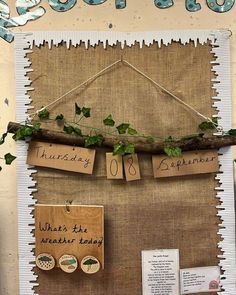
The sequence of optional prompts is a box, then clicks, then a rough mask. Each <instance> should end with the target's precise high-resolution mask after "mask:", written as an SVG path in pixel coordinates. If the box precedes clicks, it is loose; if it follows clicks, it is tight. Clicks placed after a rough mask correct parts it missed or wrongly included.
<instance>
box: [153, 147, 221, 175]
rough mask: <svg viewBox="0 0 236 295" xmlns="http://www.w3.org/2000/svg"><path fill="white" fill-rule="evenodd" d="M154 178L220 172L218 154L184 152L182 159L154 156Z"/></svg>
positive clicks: (201, 151)
mask: <svg viewBox="0 0 236 295" xmlns="http://www.w3.org/2000/svg"><path fill="white" fill-rule="evenodd" d="M152 163H153V172H154V177H155V178H159V177H170V176H181V175H190V174H202V173H212V172H218V171H219V162H218V153H217V151H215V150H213V151H212V150H200V151H191V152H184V153H183V155H182V156H181V157H168V156H163V155H158V156H153V157H152Z"/></svg>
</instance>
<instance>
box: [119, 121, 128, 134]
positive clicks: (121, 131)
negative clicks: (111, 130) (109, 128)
mask: <svg viewBox="0 0 236 295" xmlns="http://www.w3.org/2000/svg"><path fill="white" fill-rule="evenodd" d="M129 125H130V124H128V123H122V124H120V125H119V126H117V127H116V129H117V130H118V132H119V134H125V133H126V131H127V129H128V128H129Z"/></svg>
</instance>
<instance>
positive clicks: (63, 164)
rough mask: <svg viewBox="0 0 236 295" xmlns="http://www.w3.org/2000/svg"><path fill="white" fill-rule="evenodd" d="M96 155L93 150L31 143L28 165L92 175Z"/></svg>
mask: <svg viewBox="0 0 236 295" xmlns="http://www.w3.org/2000/svg"><path fill="white" fill-rule="evenodd" d="M95 153H96V152H95V150H92V149H86V148H81V147H72V146H69V145H62V144H54V143H53V144H52V143H46V142H38V141H31V142H30V144H29V150H28V157H27V164H29V165H35V166H42V167H49V168H55V169H60V170H66V171H72V172H80V173H85V174H92V173H93V165H94V159H95Z"/></svg>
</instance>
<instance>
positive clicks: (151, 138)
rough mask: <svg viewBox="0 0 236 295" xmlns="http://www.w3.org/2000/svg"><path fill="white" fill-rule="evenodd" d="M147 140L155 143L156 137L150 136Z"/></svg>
mask: <svg viewBox="0 0 236 295" xmlns="http://www.w3.org/2000/svg"><path fill="white" fill-rule="evenodd" d="M146 142H147V143H150V144H151V143H154V142H155V139H154V138H153V137H152V136H148V137H147V138H146Z"/></svg>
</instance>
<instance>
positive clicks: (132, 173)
mask: <svg viewBox="0 0 236 295" xmlns="http://www.w3.org/2000/svg"><path fill="white" fill-rule="evenodd" d="M123 160H124V168H125V177H126V180H127V181H133V180H138V179H141V176H140V169H139V162H138V156H137V154H132V155H126V156H124V157H123Z"/></svg>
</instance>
